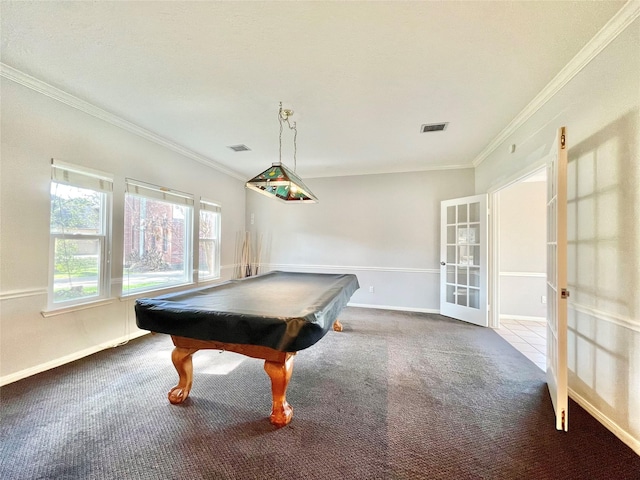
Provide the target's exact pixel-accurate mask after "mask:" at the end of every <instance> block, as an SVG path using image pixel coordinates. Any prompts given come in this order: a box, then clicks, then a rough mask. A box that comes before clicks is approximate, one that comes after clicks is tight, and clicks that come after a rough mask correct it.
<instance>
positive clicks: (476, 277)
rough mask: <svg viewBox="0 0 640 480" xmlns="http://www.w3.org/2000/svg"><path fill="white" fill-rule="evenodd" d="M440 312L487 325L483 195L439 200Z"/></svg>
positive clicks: (485, 223)
mask: <svg viewBox="0 0 640 480" xmlns="http://www.w3.org/2000/svg"><path fill="white" fill-rule="evenodd" d="M441 228H442V235H441V237H442V244H441V251H442V254H443V260H442V261H441V262H440V263H441V266H442V276H441V282H440V284H441V305H440V312H441V313H442V314H443V315H447V316H450V317H453V318H457V319H459V320H465V321H468V322H471V323H475V324H478V325H483V326H487V325H488V323H487V302H486V298H487V296H486V285H487V282H486V276H487V275H486V272H487V267H486V265H487V249H486V245H487V238H486V232H487V212H486V195H477V196H474V197H465V198H460V199H455V200H447V201H445V202H442V226H441Z"/></svg>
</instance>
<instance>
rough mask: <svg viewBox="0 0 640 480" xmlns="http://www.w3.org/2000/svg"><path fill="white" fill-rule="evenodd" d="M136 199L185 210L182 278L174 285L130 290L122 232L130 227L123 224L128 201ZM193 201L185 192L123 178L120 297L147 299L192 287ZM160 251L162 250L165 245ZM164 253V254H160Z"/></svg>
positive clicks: (125, 243)
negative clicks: (178, 288)
mask: <svg viewBox="0 0 640 480" xmlns="http://www.w3.org/2000/svg"><path fill="white" fill-rule="evenodd" d="M129 197H136V198H141V199H146V200H150V201H155V202H158V203H165V204H168V205H171V206H172V207H174V208H175V207H185V215H184V227H183V228H184V235H183V239H182V244H183V248H184V251H183V253H182V255H183V265H184V269H183V275H182V277H181V279H180V280H179V281H177V282H175V283H163V284H156V285H152V286H149V287H140V288H134V289H131V288H129V282H128V280H129V277H128V275H129V273H130V272H128V269H127V266H126V264H127V258H126V257H127V247H128V246H127V240H126V237H125V235H126V232H125V230H126V229H127V228H128V227H129V226H128V225H127V224H126V222H125V221H124V220H125V219H126V217H127V208H128V206H127V205H128V201H127V200H128V198H129ZM194 210H195V208H194V200H193V195H192V194H190V193H186V192H181V191H178V190H174V189H170V188H167V187H162V186H159V185H154V184H151V183H147V182H143V181H140V180H135V179H132V178H125V194H124V215H123V222H124V224H123V227H124V228H123V239H122V240H123V244H122V259H121V260H122V291H121V296H122V297H133V296H141V295H146V294H147V293H149V292H154V291H159V290H166V289H168V288H176V287H180V286H184V285H190V284H193V258H194V255H193V248H194V247H193V225H194V223H193V219H194ZM163 241H164V239H163ZM161 248H162V249H163V250H164V243H163V244H162V246H161ZM164 253H166V252H164V251H163V254H164Z"/></svg>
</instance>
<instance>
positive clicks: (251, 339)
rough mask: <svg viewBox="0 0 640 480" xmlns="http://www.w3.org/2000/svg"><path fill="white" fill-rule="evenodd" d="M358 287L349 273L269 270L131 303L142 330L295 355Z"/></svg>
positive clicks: (326, 327)
mask: <svg viewBox="0 0 640 480" xmlns="http://www.w3.org/2000/svg"><path fill="white" fill-rule="evenodd" d="M358 288H359V284H358V279H357V277H356V276H355V275H353V274H327V273H294V272H280V271H274V272H269V273H265V274H262V275H257V276H255V277H247V278H243V279H239V280H230V281H227V282H224V283H221V284H218V285H214V286H209V287H202V288H197V289H191V290H187V291H183V292H177V293H171V294H167V295H162V296H159V297H155V298H140V299H138V300H136V304H135V312H136V324H137V325H138V327H139V328H141V329H143V330H150V331H152V332H158V333H167V334H171V335H177V336H180V337H187V338H194V339H199V340H216V341H218V342H226V343H239V344H246V345H262V346H265V347H270V348H273V349H275V350H279V351H282V352H296V351H298V350H302V349H304V348H307V347H310V346H311V345H313V344H315V343H316V342H317V341H318V340H320V339H321V338H322V337H323V336H324V335H325V334H326V333H327V332H328V331H329V330H330V329H331V327H332V326H333V323H334V321H335V320H336V319H337V317H338V314H339V313H340V311H341V310H342V309H343V308H344V307H345V306H346V305H347V303H348V302H349V299H350V298H351V295H353V293H354V292H355V291H356V290H357V289H358Z"/></svg>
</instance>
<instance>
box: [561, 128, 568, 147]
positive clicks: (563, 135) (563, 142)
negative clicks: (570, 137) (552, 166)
mask: <svg viewBox="0 0 640 480" xmlns="http://www.w3.org/2000/svg"><path fill="white" fill-rule="evenodd" d="M566 140H567V138H566V135H565V133H564V128H563V129H562V134H561V135H560V148H562V149H563V150H564V149H565V148H566V146H567V144H566Z"/></svg>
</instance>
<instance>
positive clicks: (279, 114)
mask: <svg viewBox="0 0 640 480" xmlns="http://www.w3.org/2000/svg"><path fill="white" fill-rule="evenodd" d="M278 123H280V137H279V145H280V151H279V154H278V159H279V162H280V163H282V102H280V110H278Z"/></svg>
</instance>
